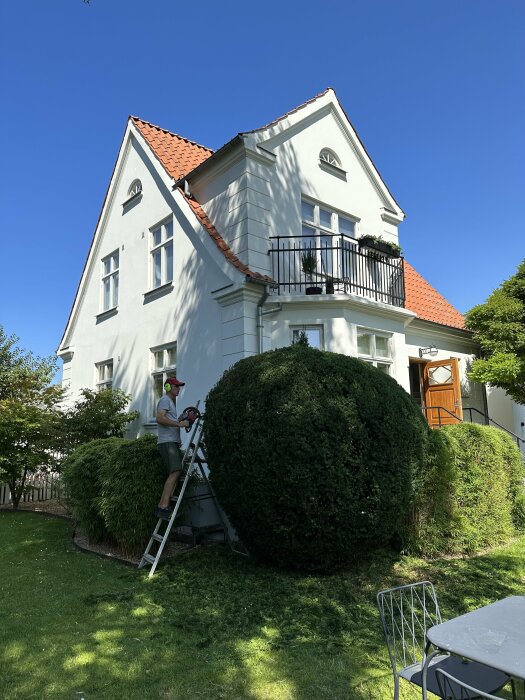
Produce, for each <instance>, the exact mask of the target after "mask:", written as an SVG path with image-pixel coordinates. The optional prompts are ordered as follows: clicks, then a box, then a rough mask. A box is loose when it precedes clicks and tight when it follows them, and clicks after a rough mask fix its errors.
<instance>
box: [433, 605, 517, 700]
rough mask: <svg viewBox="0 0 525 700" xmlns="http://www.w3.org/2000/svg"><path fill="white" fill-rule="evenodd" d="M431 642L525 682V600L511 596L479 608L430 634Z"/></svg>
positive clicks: (441, 625) (435, 629)
mask: <svg viewBox="0 0 525 700" xmlns="http://www.w3.org/2000/svg"><path fill="white" fill-rule="evenodd" d="M427 642H428V643H431V644H433V645H434V646H435V647H436V648H437V649H440V650H441V651H448V652H450V653H451V654H456V655H457V656H463V657H465V658H466V659H471V660H472V661H478V662H479V663H482V664H485V665H486V666H490V667H491V668H494V669H496V670H498V671H503V672H504V673H507V674H508V675H509V676H512V677H513V678H518V679H521V680H525V596H511V597H510V598H504V599H503V600H498V601H497V602H496V603H492V604H491V605H486V606H485V607H483V608H478V609H477V610H473V611H472V612H469V613H466V614H465V615H460V616H459V617H455V618H453V619H452V620H448V621H447V622H443V623H441V624H440V625H434V627H431V628H430V629H429V630H428V631H427ZM433 655H434V654H433V653H432V654H429V655H427V657H426V659H425V663H424V664H423V674H422V675H423V679H422V680H423V700H427V697H428V696H427V687H426V685H427V683H426V681H427V669H428V665H429V662H430V661H431V659H432V657H433Z"/></svg>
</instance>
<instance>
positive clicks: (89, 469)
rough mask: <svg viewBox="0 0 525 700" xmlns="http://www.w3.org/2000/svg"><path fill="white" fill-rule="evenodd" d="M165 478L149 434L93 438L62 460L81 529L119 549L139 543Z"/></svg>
mask: <svg viewBox="0 0 525 700" xmlns="http://www.w3.org/2000/svg"><path fill="white" fill-rule="evenodd" d="M165 479H166V472H165V469H164V467H163V466H162V462H161V459H160V456H159V454H158V452H157V449H156V439H155V437H154V436H151V435H148V436H144V437H141V438H138V439H137V440H124V439H122V438H106V439H104V440H94V441H92V442H89V443H86V444H85V445H82V446H81V447H78V448H77V449H76V450H75V451H74V452H73V453H72V455H70V456H69V457H68V458H67V460H66V461H65V463H64V480H65V482H66V485H67V487H68V491H69V493H70V499H71V504H72V508H73V513H74V515H75V517H76V518H77V520H78V521H79V524H80V527H81V528H82V530H83V531H84V532H85V533H86V534H87V535H88V537H89V539H90V540H91V541H94V542H100V541H104V540H112V541H114V542H116V543H117V544H118V545H119V546H120V547H121V549H122V551H123V552H125V553H136V552H140V550H142V549H143V548H144V545H145V543H146V542H147V539H148V537H149V536H150V535H151V532H152V530H153V527H154V525H155V522H156V519H155V516H154V511H155V507H156V505H157V503H158V501H159V498H160V494H161V491H162V487H163V485H164V481H165Z"/></svg>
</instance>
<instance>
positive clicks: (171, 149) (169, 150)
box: [131, 88, 465, 329]
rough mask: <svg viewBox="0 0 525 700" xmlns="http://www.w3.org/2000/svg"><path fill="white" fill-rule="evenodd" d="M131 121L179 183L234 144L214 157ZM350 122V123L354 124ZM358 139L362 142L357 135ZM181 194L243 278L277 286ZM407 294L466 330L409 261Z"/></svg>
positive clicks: (429, 313) (411, 302) (426, 311)
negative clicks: (241, 256) (252, 267)
mask: <svg viewBox="0 0 525 700" xmlns="http://www.w3.org/2000/svg"><path fill="white" fill-rule="evenodd" d="M330 91H332V92H333V89H332V88H327V89H326V90H324V91H323V92H321V93H319V94H318V95H316V96H315V97H312V98H311V99H310V100H307V101H306V102H303V103H302V104H301V105H299V106H298V107H295V108H294V109H293V110H291V111H290V112H287V113H286V114H284V115H283V116H281V117H278V118H277V119H274V120H273V121H272V122H270V123H269V124H266V125H265V126H262V127H259V128H258V129H254V130H253V131H251V132H244V133H246V134H250V133H257V132H260V131H263V130H265V129H267V128H269V127H271V126H274V125H275V124H277V123H279V122H280V121H282V120H284V119H285V118H287V117H289V116H290V115H292V114H295V113H297V112H299V111H300V110H301V109H303V108H305V107H307V106H308V105H310V104H312V103H313V102H315V101H316V100H318V99H319V98H321V97H324V96H325V95H326V94H327V93H328V92H330ZM334 94H335V93H334ZM336 99H337V98H336ZM345 116H346V113H345ZM131 119H132V121H133V123H134V124H135V126H136V127H137V128H138V129H139V131H140V133H141V134H142V135H143V137H144V139H145V141H146V143H147V144H148V146H149V147H150V149H151V150H152V152H153V154H154V155H155V157H156V158H157V159H158V160H159V161H160V163H161V165H162V166H163V167H164V169H165V170H166V172H167V173H168V174H169V175H170V176H171V177H172V178H173V179H174V180H175V181H180V180H182V179H184V178H185V177H186V176H187V175H189V174H190V173H191V172H192V171H194V170H195V169H196V168H198V167H199V166H200V165H202V164H203V163H204V162H205V161H207V160H208V159H209V158H211V156H214V159H215V158H217V157H220V155H221V151H223V149H226V148H228V146H229V145H230V144H231V143H232V141H229V142H228V143H227V144H225V145H224V146H222V147H221V148H220V149H219V150H218V151H215V153H214V152H213V151H212V150H211V149H209V148H206V147H205V146H201V145H200V144H198V143H196V142H195V141H190V140H189V139H186V138H184V137H182V136H179V135H178V134H174V133H172V132H170V131H167V130H166V129H162V128H161V127H159V126H155V125H154V124H151V123H150V122H147V121H145V120H143V119H139V118H138V117H131ZM347 119H348V117H347ZM348 121H349V123H350V120H348ZM241 135H242V134H241ZM356 136H357V138H358V139H359V136H358V135H357V133H356ZM237 138H238V137H234V139H233V140H234V141H235V140H236V139H237ZM359 142H360V144H361V146H362V147H363V149H364V145H363V144H362V142H361V140H360V139H359ZM367 155H368V154H367ZM179 191H180V192H181V193H182V195H183V196H184V198H185V200H186V201H187V203H188V204H189V206H190V208H191V210H192V211H193V213H194V214H195V216H196V217H197V219H198V220H199V221H200V223H201V224H202V226H203V227H204V228H205V229H206V231H207V232H208V234H209V235H210V237H211V238H212V240H213V241H214V242H215V244H216V246H217V247H218V248H219V250H220V251H221V253H222V254H223V255H224V257H225V258H226V259H227V260H228V261H229V262H230V263H231V264H232V265H234V267H236V268H237V269H238V270H239V271H240V272H242V273H243V274H245V275H247V276H249V277H253V278H254V279H259V280H261V281H263V282H265V283H268V284H271V283H272V282H273V280H272V279H271V278H270V277H268V276H266V275H261V274H260V273H258V272H253V271H251V270H250V269H249V267H248V266H247V265H245V264H244V263H243V262H242V261H241V260H240V259H239V258H238V257H237V256H236V255H235V254H234V253H233V251H232V250H231V248H230V247H229V246H228V244H227V243H226V241H225V240H224V239H223V237H222V236H221V235H220V233H219V232H218V231H217V229H216V228H215V226H214V225H213V223H212V222H211V220H210V218H209V217H208V215H207V214H206V212H205V211H204V209H203V208H202V206H201V205H200V204H199V203H198V202H197V201H196V200H195V198H193V197H188V196H187V195H186V194H185V193H184V192H183V190H182V189H181V188H179ZM405 290H406V303H405V306H406V308H407V309H409V310H410V311H413V312H414V313H416V314H417V316H418V318H420V319H423V320H425V321H431V322H433V323H438V324H440V325H443V326H449V327H452V328H459V329H464V328H465V321H464V318H463V316H462V314H461V313H460V312H459V311H458V310H457V309H455V308H454V307H453V306H452V304H450V303H449V302H448V301H447V300H446V299H445V298H444V297H443V296H442V295H441V294H440V293H439V292H438V291H437V290H436V289H434V287H432V285H430V284H429V283H428V282H427V281H426V280H425V279H423V277H421V275H420V274H419V273H418V272H416V271H415V270H414V268H413V267H412V266H411V265H410V264H409V263H408V262H407V261H406V260H405Z"/></svg>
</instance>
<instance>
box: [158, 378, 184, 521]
mask: <svg viewBox="0 0 525 700" xmlns="http://www.w3.org/2000/svg"><path fill="white" fill-rule="evenodd" d="M184 385H185V382H181V381H179V380H178V379H176V378H175V377H168V378H167V379H166V383H165V384H164V390H165V392H166V393H165V395H164V396H162V397H161V398H160V399H159V401H158V403H157V412H156V416H155V417H156V419H157V425H158V431H157V435H158V437H157V448H158V450H159V452H160V455H161V457H162V462H163V464H164V466H165V467H166V471H167V472H168V478H167V479H166V483H165V484H164V489H163V490H162V496H161V497H160V502H159V506H158V508H157V510H156V511H155V515H156V516H157V518H169V517H170V516H171V512H172V511H171V508H169V504H170V497H171V494H172V493H173V491H174V490H175V486H176V485H177V481H178V480H179V476H180V473H181V471H182V456H183V454H182V450H181V444H182V440H181V437H180V429H181V428H189V427H190V425H191V422H190V420H179V418H177V407H176V405H175V401H176V400H177V396H178V395H179V392H180V388H181V386H184ZM182 417H183V416H180V418H182Z"/></svg>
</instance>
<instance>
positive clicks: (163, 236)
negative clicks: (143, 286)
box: [149, 218, 174, 290]
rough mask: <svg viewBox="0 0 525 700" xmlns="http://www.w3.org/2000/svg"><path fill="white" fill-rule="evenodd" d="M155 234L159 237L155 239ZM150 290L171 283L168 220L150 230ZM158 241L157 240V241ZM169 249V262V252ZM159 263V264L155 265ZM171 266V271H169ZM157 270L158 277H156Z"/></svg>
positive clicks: (171, 225) (169, 227)
mask: <svg viewBox="0 0 525 700" xmlns="http://www.w3.org/2000/svg"><path fill="white" fill-rule="evenodd" d="M157 233H159V236H158V237H157ZM149 236H150V251H149V256H150V289H151V290H153V289H158V288H159V287H163V286H164V285H165V284H169V283H171V282H173V264H174V249H173V219H172V218H169V219H166V220H165V221H162V222H161V223H160V224H156V225H155V226H152V227H151V228H150V232H149ZM157 239H158V240H157ZM170 249H171V262H170V255H169V252H168V251H169V250H170ZM157 261H159V264H157ZM170 266H171V269H170ZM157 270H158V272H159V275H157Z"/></svg>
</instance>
